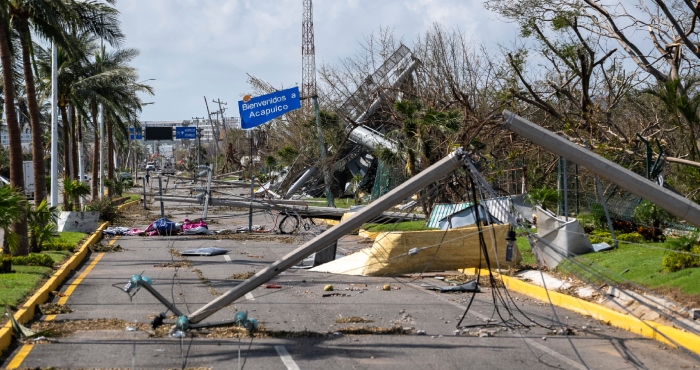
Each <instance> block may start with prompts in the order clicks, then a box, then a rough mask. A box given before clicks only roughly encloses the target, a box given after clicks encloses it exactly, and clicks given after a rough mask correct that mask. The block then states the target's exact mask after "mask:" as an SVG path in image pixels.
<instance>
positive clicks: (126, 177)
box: [117, 172, 133, 181]
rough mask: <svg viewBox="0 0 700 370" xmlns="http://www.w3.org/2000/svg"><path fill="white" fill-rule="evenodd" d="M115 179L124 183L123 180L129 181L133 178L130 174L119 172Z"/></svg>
mask: <svg viewBox="0 0 700 370" xmlns="http://www.w3.org/2000/svg"><path fill="white" fill-rule="evenodd" d="M117 179H119V181H124V180H131V179H133V178H132V177H131V173H129V172H119V173H117Z"/></svg>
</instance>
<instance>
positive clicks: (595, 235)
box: [588, 230, 612, 244]
mask: <svg viewBox="0 0 700 370" xmlns="http://www.w3.org/2000/svg"><path fill="white" fill-rule="evenodd" d="M588 239H589V240H590V241H591V243H592V244H598V243H603V242H605V243H608V244H611V243H612V234H610V232H609V231H603V230H593V231H591V233H590V234H588Z"/></svg>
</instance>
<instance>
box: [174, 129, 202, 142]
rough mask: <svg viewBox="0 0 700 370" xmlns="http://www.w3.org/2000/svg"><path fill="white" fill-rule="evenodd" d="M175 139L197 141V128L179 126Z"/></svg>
mask: <svg viewBox="0 0 700 370" xmlns="http://www.w3.org/2000/svg"><path fill="white" fill-rule="evenodd" d="M175 138H176V139H196V138H197V128H196V127H187V126H177V127H175Z"/></svg>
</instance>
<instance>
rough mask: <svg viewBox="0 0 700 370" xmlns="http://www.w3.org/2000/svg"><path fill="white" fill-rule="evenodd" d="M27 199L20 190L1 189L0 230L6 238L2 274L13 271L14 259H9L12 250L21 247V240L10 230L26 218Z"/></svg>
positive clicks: (3, 243)
mask: <svg viewBox="0 0 700 370" xmlns="http://www.w3.org/2000/svg"><path fill="white" fill-rule="evenodd" d="M24 204H25V199H24V197H23V196H22V193H21V191H20V190H19V189H17V188H14V187H10V186H3V187H0V229H2V230H3V232H4V234H5V237H4V239H3V241H2V253H3V258H2V267H1V268H0V272H10V271H12V259H11V258H10V257H9V255H10V254H11V250H12V249H16V248H17V247H19V238H18V235H17V234H16V233H14V232H13V231H12V230H10V226H11V225H12V224H13V223H14V222H16V221H17V220H19V219H21V218H22V217H23V216H24V209H25V208H24Z"/></svg>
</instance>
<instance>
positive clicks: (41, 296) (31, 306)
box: [0, 200, 140, 354]
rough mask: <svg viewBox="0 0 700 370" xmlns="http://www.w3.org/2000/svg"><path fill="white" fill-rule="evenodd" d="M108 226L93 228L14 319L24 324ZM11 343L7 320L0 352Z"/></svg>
mask: <svg viewBox="0 0 700 370" xmlns="http://www.w3.org/2000/svg"><path fill="white" fill-rule="evenodd" d="M139 202H140V201H139V200H134V201H131V202H127V203H124V204H122V205H120V206H118V207H117V210H119V211H122V210H124V209H126V208H128V207H130V206H132V205H135V204H138V203H139ZM108 226H109V222H104V223H102V224H100V226H99V227H98V228H97V230H95V232H94V233H92V234H90V236H89V237H88V239H87V240H86V241H85V242H83V244H82V245H81V246H80V248H79V249H78V250H77V251H76V252H75V253H73V255H72V256H71V257H70V258H69V259H68V261H66V262H64V263H63V265H62V266H61V267H60V268H59V269H58V270H56V272H54V274H53V275H52V276H51V277H50V278H49V280H47V281H46V282H45V283H44V285H43V286H42V287H41V288H39V289H38V290H37V291H36V293H34V295H32V296H31V297H30V298H29V299H28V300H27V301H26V302H24V303H23V304H22V306H20V309H19V310H17V312H15V315H14V316H15V320H17V322H19V323H20V324H24V323H26V322H28V321H29V320H31V319H32V318H33V317H34V313H35V310H36V306H38V305H40V304H42V303H44V302H46V301H47V300H48V298H49V293H51V292H53V291H55V290H56V289H58V287H59V286H60V285H61V284H62V283H63V282H64V281H65V280H66V278H67V277H68V274H70V272H71V271H73V270H75V268H76V267H78V265H80V263H81V262H83V259H85V256H87V254H88V250H89V248H90V246H91V245H93V244H95V243H96V242H97V241H99V240H100V239H101V238H102V230H104V229H106V228H107V227H108ZM10 343H12V322H10V321H8V322H7V323H6V324H5V326H3V327H2V328H0V354H2V352H4V351H5V350H6V349H7V348H8V347H9V346H10Z"/></svg>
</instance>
